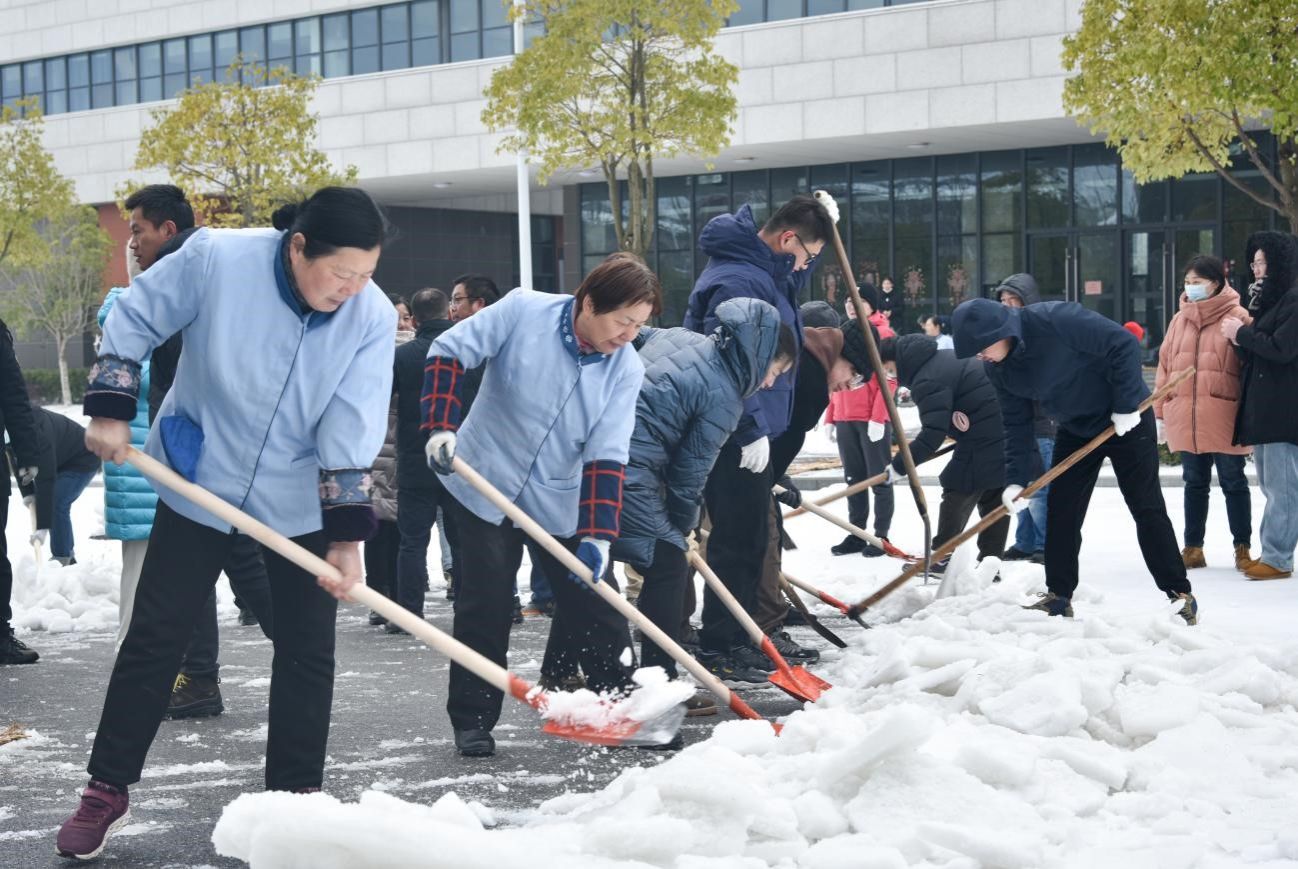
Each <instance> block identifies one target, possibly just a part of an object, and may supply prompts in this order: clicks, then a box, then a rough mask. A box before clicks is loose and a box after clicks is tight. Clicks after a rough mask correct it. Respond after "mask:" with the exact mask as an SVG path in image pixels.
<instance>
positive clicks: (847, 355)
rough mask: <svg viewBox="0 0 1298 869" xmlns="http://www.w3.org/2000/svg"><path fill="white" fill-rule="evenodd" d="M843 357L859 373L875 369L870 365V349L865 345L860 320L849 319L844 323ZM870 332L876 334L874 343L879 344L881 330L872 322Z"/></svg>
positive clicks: (868, 372) (866, 373)
mask: <svg viewBox="0 0 1298 869" xmlns="http://www.w3.org/2000/svg"><path fill="white" fill-rule="evenodd" d="M842 328H843V358H844V359H846V360H847V361H848V362H851V363H852V367H853V368H855V369H856V373H857V374H864V375H867V376H868V375H869V374H870V372H872V371H873V370H874V367H873V366H871V365H870V351H869V350H867V349H866V346H865V335H864V334H863V333H862V332H861V321H860V320H848V321H847V322H846V323H844V324H843V327H842ZM870 333H871V334H872V335H873V336H874V345H875V346H876V347H878V346H879V330H878V329H876V328H874V325H873V324H870Z"/></svg>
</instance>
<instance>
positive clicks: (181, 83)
mask: <svg viewBox="0 0 1298 869" xmlns="http://www.w3.org/2000/svg"><path fill="white" fill-rule="evenodd" d="M162 71H163V73H164V75H163V79H162V95H163V96H164V97H166V98H167V99H171V98H172V97H174V96H176V95H177V94H179V93H180V92H181V91H183V90H184V89H185V88H186V87H187V86H188V85H189V79H188V77H187V76H186V74H185V40H183V39H168V40H167V41H166V42H164V43H162Z"/></svg>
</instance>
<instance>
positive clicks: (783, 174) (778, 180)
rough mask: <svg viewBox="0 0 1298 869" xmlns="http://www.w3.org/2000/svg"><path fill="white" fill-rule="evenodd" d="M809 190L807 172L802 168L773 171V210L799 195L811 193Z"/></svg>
mask: <svg viewBox="0 0 1298 869" xmlns="http://www.w3.org/2000/svg"><path fill="white" fill-rule="evenodd" d="M810 192H811V191H810V190H808V189H807V170H806V169H804V168H803V167H801V166H795V167H793V168H790V169H772V170H771V208H772V209H776V208H779V207H780V206H781V205H783V204H784V203H786V202H788V201H789V200H790V199H792V198H793V197H794V196H795V195H796V194H798V193H810Z"/></svg>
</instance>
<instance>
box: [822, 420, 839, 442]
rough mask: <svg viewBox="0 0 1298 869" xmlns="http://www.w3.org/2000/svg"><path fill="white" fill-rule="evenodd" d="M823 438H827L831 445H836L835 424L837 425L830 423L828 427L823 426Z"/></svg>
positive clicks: (836, 431)
mask: <svg viewBox="0 0 1298 869" xmlns="http://www.w3.org/2000/svg"><path fill="white" fill-rule="evenodd" d="M825 437H827V438H829V442H830V443H831V444H836V443H838V424H837V423H832V422H831V423H830V424H829V425H827V426H825Z"/></svg>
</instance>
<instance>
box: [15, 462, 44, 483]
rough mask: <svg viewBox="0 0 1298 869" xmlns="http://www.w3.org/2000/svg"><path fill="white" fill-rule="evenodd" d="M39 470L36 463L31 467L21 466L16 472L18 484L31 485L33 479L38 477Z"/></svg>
mask: <svg viewBox="0 0 1298 869" xmlns="http://www.w3.org/2000/svg"><path fill="white" fill-rule="evenodd" d="M38 470H40V469H39V468H37V467H36V466H34V465H33V466H31V467H26V468H19V469H18V470H17V472H16V473H17V474H18V485H20V486H30V485H31V484H32V480H35V479H36V472H37V471H38Z"/></svg>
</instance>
